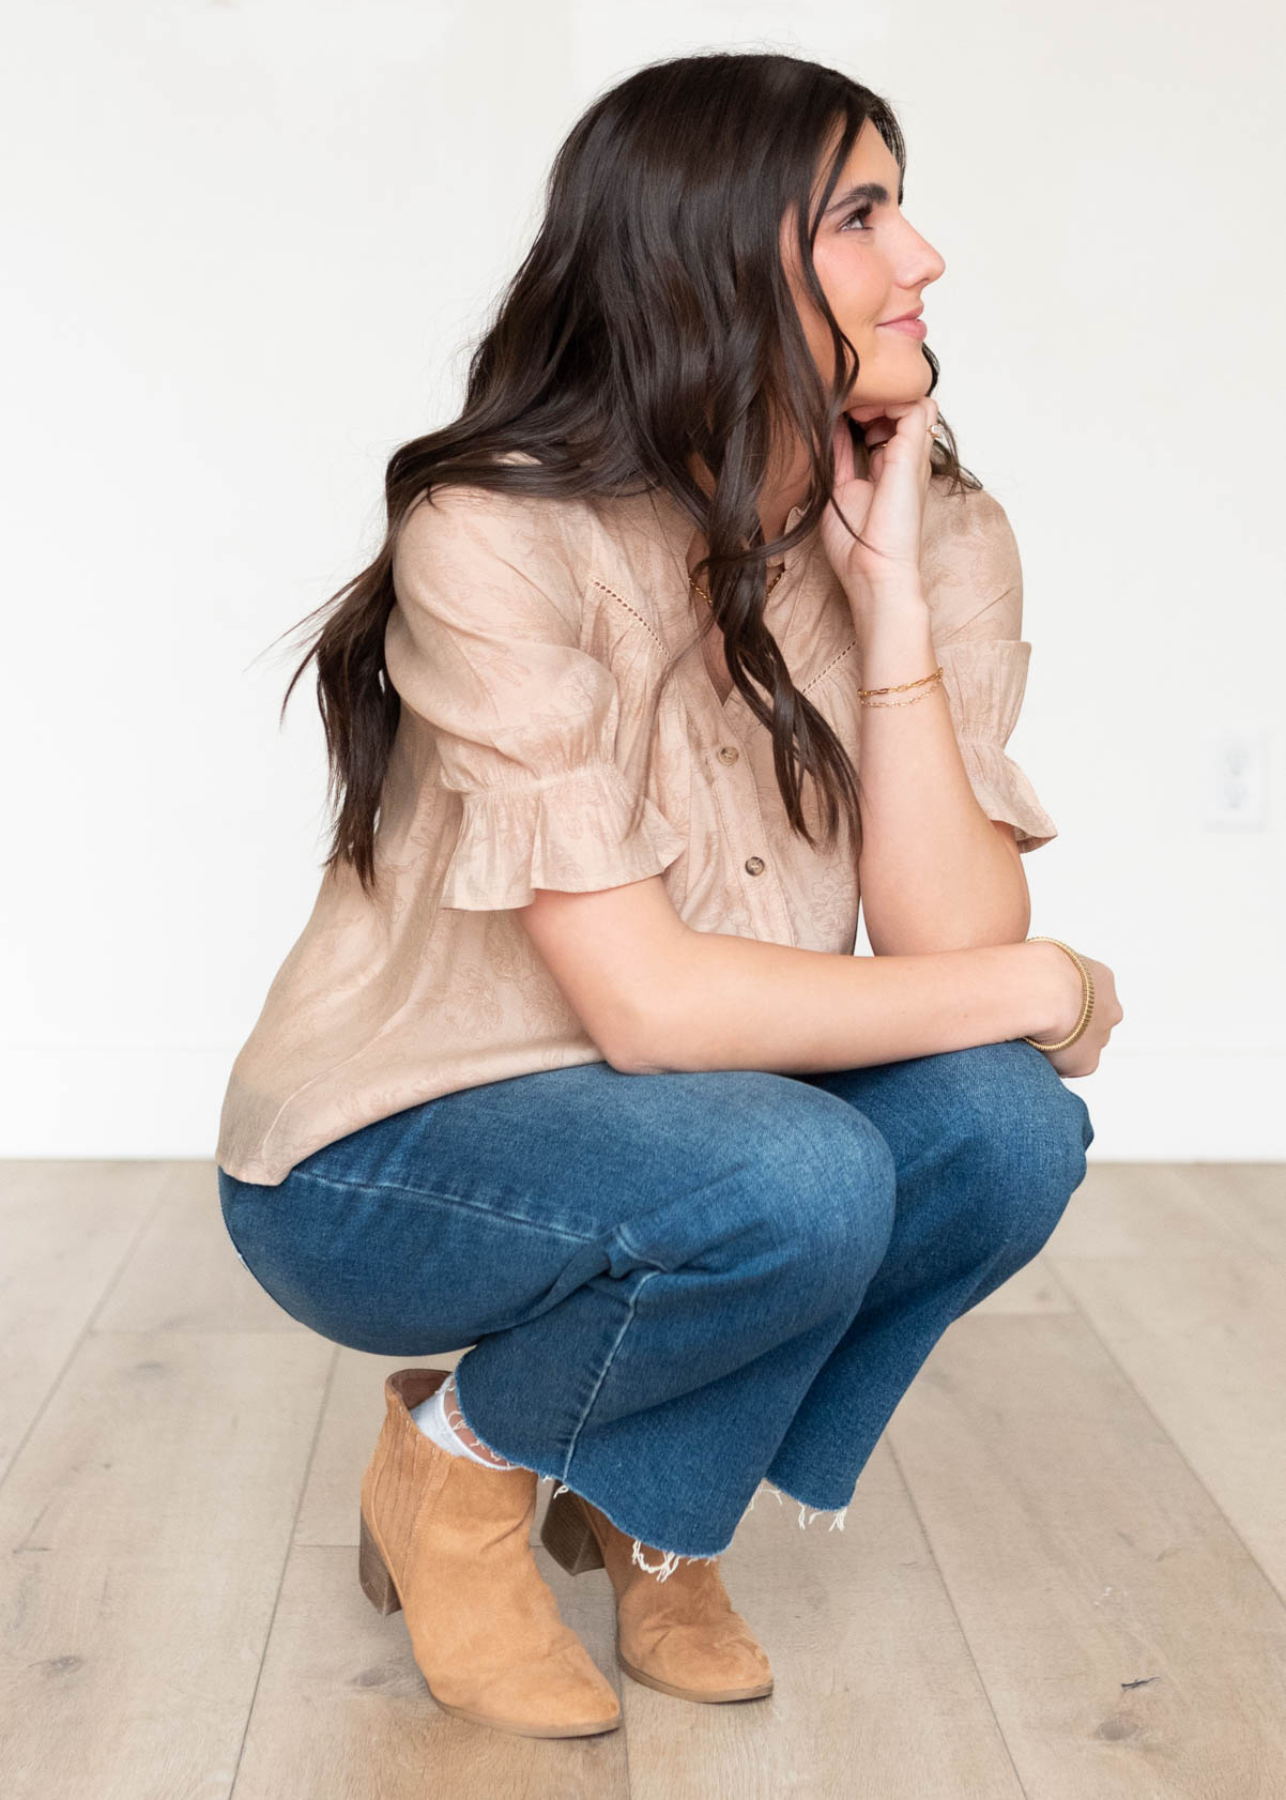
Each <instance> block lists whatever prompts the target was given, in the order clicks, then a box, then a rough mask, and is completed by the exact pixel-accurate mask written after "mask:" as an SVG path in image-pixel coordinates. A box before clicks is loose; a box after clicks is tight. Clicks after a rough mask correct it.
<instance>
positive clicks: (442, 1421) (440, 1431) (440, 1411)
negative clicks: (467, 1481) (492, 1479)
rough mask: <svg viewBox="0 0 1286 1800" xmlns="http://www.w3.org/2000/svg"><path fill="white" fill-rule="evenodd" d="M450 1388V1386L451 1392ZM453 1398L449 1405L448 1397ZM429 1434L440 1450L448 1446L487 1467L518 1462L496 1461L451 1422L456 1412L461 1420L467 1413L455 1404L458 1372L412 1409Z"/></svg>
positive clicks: (510, 1466) (454, 1453) (450, 1451)
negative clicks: (462, 1434)
mask: <svg viewBox="0 0 1286 1800" xmlns="http://www.w3.org/2000/svg"><path fill="white" fill-rule="evenodd" d="M448 1390H450V1391H449V1392H448ZM448 1400H450V1401H451V1405H450V1407H449V1408H448V1405H447V1401H448ZM410 1412H411V1417H412V1418H413V1419H414V1420H415V1422H416V1424H417V1425H418V1426H419V1428H420V1430H421V1431H422V1432H423V1433H424V1435H425V1437H426V1438H431V1439H432V1441H433V1442H434V1443H435V1444H436V1445H437V1446H438V1449H439V1450H445V1451H446V1452H447V1454H448V1456H467V1457H468V1459H469V1461H470V1462H476V1463H481V1464H482V1466H483V1468H484V1469H501V1470H503V1469H514V1468H517V1467H518V1465H517V1464H516V1463H509V1462H493V1461H492V1459H491V1458H490V1457H489V1456H480V1455H479V1454H478V1452H477V1451H476V1450H475V1449H474V1448H473V1446H472V1445H471V1444H466V1443H465V1441H464V1439H463V1438H462V1437H461V1436H460V1435H459V1433H458V1432H457V1431H456V1429H455V1427H454V1426H453V1425H452V1423H451V1419H452V1416H454V1417H455V1418H457V1419H460V1420H461V1423H463V1415H462V1414H461V1412H460V1410H459V1408H458V1407H457V1406H456V1405H455V1380H454V1374H452V1375H451V1376H448V1378H447V1379H446V1380H445V1381H444V1382H443V1383H442V1385H441V1386H440V1387H439V1388H438V1389H437V1391H436V1392H435V1393H433V1394H430V1396H429V1398H428V1399H427V1400H421V1402H420V1404H419V1405H418V1406H413V1407H411V1409H410Z"/></svg>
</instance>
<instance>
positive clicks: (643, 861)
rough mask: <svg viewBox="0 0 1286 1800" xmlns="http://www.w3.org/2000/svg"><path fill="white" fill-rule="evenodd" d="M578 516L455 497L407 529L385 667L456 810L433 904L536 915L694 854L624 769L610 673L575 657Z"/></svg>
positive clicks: (516, 501)
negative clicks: (431, 751) (549, 897)
mask: <svg viewBox="0 0 1286 1800" xmlns="http://www.w3.org/2000/svg"><path fill="white" fill-rule="evenodd" d="M584 517H585V515H584V509H581V508H578V506H577V503H576V502H574V501H564V500H561V499H550V498H546V497H542V496H528V495H513V494H498V493H492V492H489V491H487V490H485V489H480V488H470V487H460V486H453V487H447V488H444V489H442V490H441V491H440V492H438V493H436V494H434V495H433V496H432V497H431V498H424V499H422V500H421V501H419V502H417V504H416V505H415V506H414V507H413V508H412V510H411V512H410V513H409V514H408V515H407V517H406V519H405V520H404V521H403V524H402V529H401V531H400V532H399V534H398V538H397V543H396V546H395V549H394V556H393V570H392V575H393V588H394V594H395V602H396V603H395V605H394V607H393V610H392V612H391V613H390V615H389V619H388V624H387V626H386V630H385V640H384V650H385V663H386V666H387V669H388V675H389V679H390V681H391V683H392V685H393V687H394V689H395V690H396V692H397V694H398V696H399V698H400V700H401V702H402V704H403V705H404V706H409V707H410V708H412V710H413V711H414V712H416V713H417V714H418V715H419V716H420V718H422V719H423V720H425V721H426V722H427V724H428V725H429V726H430V727H431V728H432V732H433V737H434V740H435V743H436V747H437V751H438V756H439V760H440V774H439V777H438V779H439V783H440V785H441V786H443V787H445V788H448V789H451V790H454V791H455V792H456V793H458V794H459V795H460V799H461V820H460V831H459V836H458V838H457V841H456V845H455V849H454V851H453V853H452V856H451V860H450V862H449V864H448V866H447V869H446V873H445V878H444V882H443V886H442V889H441V893H440V897H439V904H440V905H441V906H446V907H459V908H464V909H466V910H470V911H475V910H491V909H504V908H509V907H516V906H525V905H527V904H528V903H529V902H530V901H531V900H532V899H533V898H534V896H535V890H536V889H537V888H557V889H561V890H563V891H565V892H572V893H585V892H589V891H591V890H594V889H597V888H608V887H617V886H619V885H621V884H622V883H625V882H630V881H639V880H642V879H643V878H644V877H645V876H648V875H654V874H657V873H659V872H660V871H661V870H663V869H665V868H667V867H668V866H669V864H670V863H672V862H674V861H675V859H676V858H677V857H678V856H680V855H681V854H682V852H683V851H684V850H685V849H686V848H687V845H686V842H685V840H684V838H683V837H682V836H681V835H680V834H679V833H678V832H677V831H676V830H675V829H674V828H673V826H672V825H671V824H670V822H669V820H668V819H666V818H665V816H664V815H663V814H662V812H661V811H660V809H659V808H658V807H657V806H656V805H655V803H654V802H653V801H652V800H651V799H650V798H648V797H644V798H643V799H642V801H641V812H640V816H639V822H638V825H637V828H636V829H635V830H634V831H633V832H632V833H628V834H627V826H628V825H629V822H630V817H631V813H632V811H633V809H634V807H635V804H636V788H635V786H634V784H633V783H632V782H631V780H630V779H629V778H628V776H627V773H626V770H625V768H624V767H623V766H622V762H621V761H618V752H619V746H618V732H619V728H620V726H621V702H620V695H619V692H618V689H617V686H616V681H615V678H614V676H613V674H612V672H611V670H610V669H609V668H608V667H607V666H606V665H605V664H604V663H603V662H601V661H599V660H598V659H597V658H596V657H594V656H592V655H590V654H589V653H588V652H586V651H584V650H582V649H581V648H580V641H581V622H582V606H583V596H584V589H585V574H586V554H585V551H586V546H585V534H586V526H585V523H584Z"/></svg>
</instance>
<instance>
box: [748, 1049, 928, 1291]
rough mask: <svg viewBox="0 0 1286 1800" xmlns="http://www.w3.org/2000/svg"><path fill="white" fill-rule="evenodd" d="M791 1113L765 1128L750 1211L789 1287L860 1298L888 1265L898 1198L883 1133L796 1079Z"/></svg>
mask: <svg viewBox="0 0 1286 1800" xmlns="http://www.w3.org/2000/svg"><path fill="white" fill-rule="evenodd" d="M768 1079H769V1080H773V1081H777V1082H780V1083H783V1084H785V1083H787V1082H788V1083H789V1089H792V1090H793V1092H789V1091H788V1092H786V1093H785V1094H784V1095H783V1094H782V1093H781V1090H780V1089H779V1090H778V1092H777V1095H776V1096H775V1098H777V1099H779V1100H780V1099H782V1098H784V1100H785V1102H786V1104H785V1105H784V1106H780V1105H778V1106H771V1107H770V1108H769V1115H770V1116H769V1115H761V1116H760V1119H759V1121H758V1135H757V1149H756V1153H755V1155H754V1156H753V1157H752V1158H751V1159H750V1162H749V1164H748V1170H747V1172H748V1181H747V1187H746V1192H745V1196H744V1204H745V1205H746V1206H748V1207H749V1208H750V1209H751V1211H752V1212H753V1215H754V1218H755V1221H756V1224H757V1225H758V1226H759V1227H760V1228H761V1230H762V1231H763V1232H764V1233H765V1234H766V1235H767V1237H768V1238H769V1240H770V1241H771V1242H772V1243H773V1245H774V1246H775V1247H776V1249H777V1251H778V1253H779V1255H780V1258H781V1265H782V1275H783V1278H784V1279H786V1280H789V1279H791V1278H798V1280H799V1281H800V1282H802V1283H804V1284H806V1285H810V1286H812V1287H814V1288H816V1289H817V1290H819V1291H821V1290H825V1291H827V1292H834V1294H836V1295H837V1296H842V1297H847V1296H848V1295H850V1294H851V1293H854V1292H856V1293H857V1294H858V1295H859V1296H860V1294H861V1292H862V1291H863V1290H864V1288H865V1286H866V1283H867V1282H868V1281H869V1280H870V1278H871V1276H872V1275H873V1274H874V1272H875V1270H876V1269H877V1268H878V1267H879V1265H880V1262H881V1261H882V1260H883V1257H884V1254H885V1251H886V1250H887V1248H888V1244H889V1239H890V1237H891V1235H892V1232H893V1220H894V1212H895V1206H896V1196H897V1180H896V1167H895V1163H894V1159H893V1153H892V1151H891V1150H890V1148H889V1146H888V1143H887V1142H886V1140H885V1138H884V1136H883V1135H882V1133H881V1132H880V1131H879V1130H878V1129H877V1128H876V1126H875V1125H873V1124H872V1122H871V1121H870V1120H869V1119H868V1118H867V1117H866V1116H865V1115H864V1114H863V1113H860V1112H858V1111H857V1110H856V1109H855V1108H853V1107H851V1106H849V1105H847V1104H846V1102H844V1101H843V1100H840V1099H838V1098H837V1097H836V1096H835V1095H833V1094H827V1093H825V1092H824V1091H822V1090H821V1089H819V1088H813V1087H809V1086H807V1085H806V1084H804V1083H801V1082H793V1081H789V1078H788V1077H780V1076H774V1077H768Z"/></svg>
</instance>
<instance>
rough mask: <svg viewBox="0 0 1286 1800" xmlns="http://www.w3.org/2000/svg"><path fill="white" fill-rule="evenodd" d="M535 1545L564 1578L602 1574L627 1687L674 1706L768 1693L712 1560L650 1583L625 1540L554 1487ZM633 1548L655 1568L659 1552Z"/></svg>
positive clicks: (684, 1565) (747, 1633) (592, 1509)
mask: <svg viewBox="0 0 1286 1800" xmlns="http://www.w3.org/2000/svg"><path fill="white" fill-rule="evenodd" d="M540 1539H541V1542H542V1543H543V1544H544V1546H545V1548H546V1550H548V1551H549V1554H550V1555H551V1556H552V1557H553V1558H554V1559H555V1561H557V1562H559V1563H561V1564H562V1566H563V1568H565V1569H566V1570H567V1571H568V1573H569V1574H572V1575H579V1574H582V1573H583V1572H584V1571H585V1570H586V1569H602V1568H606V1570H607V1573H608V1576H609V1578H610V1580H611V1583H612V1587H613V1589H614V1590H615V1594H616V1653H617V1657H618V1658H619V1660H620V1664H621V1667H622V1668H623V1669H624V1670H625V1672H626V1674H627V1675H630V1676H632V1677H633V1678H634V1680H635V1681H641V1682H643V1684H644V1685H645V1686H646V1687H653V1688H658V1689H659V1690H660V1691H661V1693H663V1694H674V1695H676V1696H677V1697H678V1698H679V1699H681V1700H706V1701H719V1700H757V1699H759V1698H761V1697H762V1696H763V1695H765V1694H771V1693H772V1690H773V1673H772V1668H771V1665H770V1664H769V1661H768V1658H767V1656H766V1655H765V1653H764V1650H763V1646H762V1645H761V1644H760V1642H759V1640H758V1639H757V1638H756V1636H755V1634H754V1633H753V1631H751V1629H750V1627H749V1625H747V1623H746V1621H745V1620H744V1619H743V1618H742V1616H741V1614H740V1613H737V1612H734V1611H733V1610H732V1602H731V1600H730V1599H729V1598H728V1594H727V1590H726V1589H725V1588H724V1585H723V1578H722V1576H721V1575H720V1573H719V1568H718V1562H717V1560H713V1561H710V1562H707V1561H705V1560H704V1559H703V1560H702V1561H699V1562H695V1561H682V1560H681V1561H679V1562H678V1563H677V1564H676V1566H675V1567H674V1568H673V1569H671V1570H670V1571H669V1572H668V1573H667V1574H666V1576H665V1579H664V1580H663V1581H660V1580H658V1579H657V1575H656V1573H649V1572H648V1570H646V1569H643V1568H641V1567H640V1566H639V1565H638V1564H637V1563H636V1562H635V1561H634V1539H633V1538H632V1537H630V1536H629V1535H628V1534H627V1533H626V1532H623V1531H620V1530H618V1528H617V1527H616V1526H615V1525H613V1523H612V1521H611V1520H610V1519H609V1518H608V1517H607V1515H606V1514H605V1513H604V1512H602V1511H600V1509H599V1508H598V1507H597V1506H594V1505H593V1504H592V1503H591V1502H590V1501H588V1500H586V1499H585V1498H584V1497H583V1495H581V1494H577V1493H574V1492H573V1491H572V1490H571V1489H570V1488H558V1489H556V1490H555V1492H554V1495H553V1497H552V1498H551V1499H550V1502H549V1509H548V1511H547V1512H546V1514H545V1517H544V1520H543V1522H542V1524H541V1529H540ZM641 1551H642V1554H643V1556H644V1558H645V1560H646V1561H647V1562H648V1564H649V1565H650V1567H651V1569H652V1570H654V1571H655V1570H657V1569H658V1566H663V1552H662V1551H660V1550H654V1549H652V1548H651V1546H650V1545H643V1546H641Z"/></svg>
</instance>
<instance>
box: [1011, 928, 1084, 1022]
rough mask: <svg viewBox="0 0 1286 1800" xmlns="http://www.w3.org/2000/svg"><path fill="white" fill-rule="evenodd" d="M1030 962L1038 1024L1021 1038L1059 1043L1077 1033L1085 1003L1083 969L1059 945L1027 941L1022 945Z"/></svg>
mask: <svg viewBox="0 0 1286 1800" xmlns="http://www.w3.org/2000/svg"><path fill="white" fill-rule="evenodd" d="M1022 948H1023V950H1025V951H1026V953H1027V956H1028V958H1029V959H1030V960H1031V967H1032V1008H1033V1012H1034V1013H1035V1014H1036V1023H1035V1024H1034V1025H1032V1026H1030V1027H1028V1028H1027V1029H1026V1030H1024V1031H1023V1032H1022V1033H1021V1035H1022V1036H1023V1037H1033V1038H1037V1039H1038V1040H1039V1041H1040V1042H1041V1043H1042V1044H1057V1043H1059V1042H1060V1041H1061V1040H1062V1039H1063V1038H1065V1037H1066V1036H1067V1035H1068V1033H1069V1032H1072V1031H1075V1029H1076V1024H1077V1021H1078V1020H1079V1018H1080V1016H1081V1008H1082V1006H1083V1005H1084V1002H1085V984H1084V982H1083V981H1082V980H1081V974H1080V970H1079V969H1078V968H1077V967H1076V964H1075V963H1074V962H1073V961H1072V959H1071V957H1070V956H1069V955H1068V954H1067V952H1066V950H1060V949H1059V947H1058V945H1057V944H1049V943H1032V942H1028V943H1025V944H1024V945H1023V946H1022Z"/></svg>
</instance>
